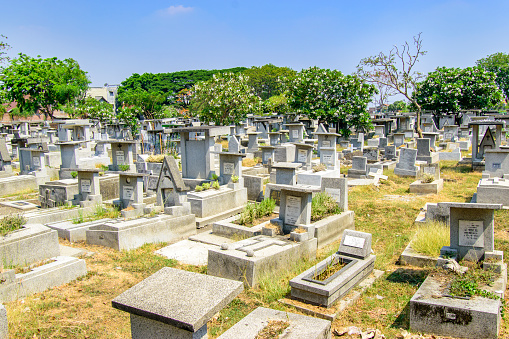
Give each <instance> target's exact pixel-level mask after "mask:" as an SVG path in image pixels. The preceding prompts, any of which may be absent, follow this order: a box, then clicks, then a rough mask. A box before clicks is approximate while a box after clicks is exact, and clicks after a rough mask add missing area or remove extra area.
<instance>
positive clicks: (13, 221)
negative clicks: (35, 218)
mask: <svg viewBox="0 0 509 339" xmlns="http://www.w3.org/2000/svg"><path fill="white" fill-rule="evenodd" d="M26 222H27V220H26V219H25V218H24V217H23V215H21V214H12V215H8V216H5V217H3V218H2V220H0V235H1V236H4V235H6V234H7V233H9V232H12V231H15V230H18V229H20V228H21V227H22V226H23V225H24V224H25V223H26Z"/></svg>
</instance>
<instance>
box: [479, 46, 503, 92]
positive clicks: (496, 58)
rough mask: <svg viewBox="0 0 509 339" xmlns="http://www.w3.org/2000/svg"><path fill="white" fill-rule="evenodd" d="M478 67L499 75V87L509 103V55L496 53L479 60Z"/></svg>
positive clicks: (497, 79)
mask: <svg viewBox="0 0 509 339" xmlns="http://www.w3.org/2000/svg"><path fill="white" fill-rule="evenodd" d="M476 64H477V66H480V67H482V68H484V69H485V70H487V71H490V72H493V73H495V74H496V75H497V78H496V80H495V81H496V82H497V84H498V87H499V88H500V89H501V90H502V91H503V92H504V96H505V100H506V101H508V102H509V54H504V53H495V54H491V55H489V56H487V57H486V58H483V59H480V60H477V62H476Z"/></svg>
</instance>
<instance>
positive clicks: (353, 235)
mask: <svg viewBox="0 0 509 339" xmlns="http://www.w3.org/2000/svg"><path fill="white" fill-rule="evenodd" d="M371 238H372V236H371V233H364V232H359V231H354V230H345V231H344V232H343V237H342V238H341V244H340V245H339V249H338V254H340V255H345V256H349V257H353V258H359V259H366V258H367V257H368V256H370V255H371Z"/></svg>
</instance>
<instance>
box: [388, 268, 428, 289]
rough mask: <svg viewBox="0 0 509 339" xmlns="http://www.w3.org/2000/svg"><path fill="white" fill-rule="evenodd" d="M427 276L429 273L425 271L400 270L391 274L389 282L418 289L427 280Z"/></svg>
mask: <svg viewBox="0 0 509 339" xmlns="http://www.w3.org/2000/svg"><path fill="white" fill-rule="evenodd" d="M427 274H428V271H427V270H423V269H420V270H416V269H410V268H398V269H397V270H395V271H394V272H392V273H391V274H389V276H388V277H387V280H388V281H390V282H393V283H400V284H409V285H412V286H415V287H418V286H420V285H421V284H422V282H423V281H424V279H426V276H427Z"/></svg>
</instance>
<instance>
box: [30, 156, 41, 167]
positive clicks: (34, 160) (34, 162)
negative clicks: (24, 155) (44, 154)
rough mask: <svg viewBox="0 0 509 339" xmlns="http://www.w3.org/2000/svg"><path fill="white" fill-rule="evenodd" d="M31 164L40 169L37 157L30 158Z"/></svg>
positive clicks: (39, 161)
mask: <svg viewBox="0 0 509 339" xmlns="http://www.w3.org/2000/svg"><path fill="white" fill-rule="evenodd" d="M32 164H33V165H34V166H37V167H41V159H39V157H32Z"/></svg>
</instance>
